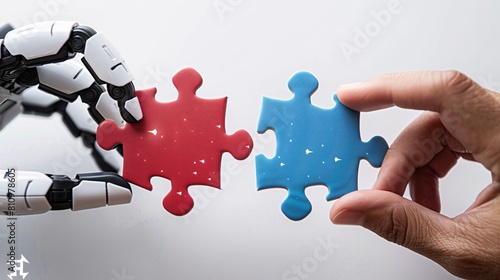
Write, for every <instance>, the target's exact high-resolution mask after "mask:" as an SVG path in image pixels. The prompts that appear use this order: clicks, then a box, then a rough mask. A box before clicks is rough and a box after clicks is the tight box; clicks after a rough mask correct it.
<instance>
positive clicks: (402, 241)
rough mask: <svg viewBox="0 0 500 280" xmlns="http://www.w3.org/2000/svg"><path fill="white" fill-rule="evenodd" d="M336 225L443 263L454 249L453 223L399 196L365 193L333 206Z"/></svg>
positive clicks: (331, 215) (332, 218)
mask: <svg viewBox="0 0 500 280" xmlns="http://www.w3.org/2000/svg"><path fill="white" fill-rule="evenodd" d="M330 219H331V220H332V222H333V223H334V224H347V225H360V226H363V227H365V228H367V229H369V230H371V231H373V232H375V233H376V234H378V235H380V236H381V237H383V238H385V239H387V240H389V241H391V242H394V243H397V244H399V245H401V246H404V247H406V248H409V249H411V250H413V251H415V252H417V253H419V254H422V255H424V256H426V257H428V258H431V259H433V260H434V261H437V262H440V260H442V259H443V257H445V256H447V255H448V254H449V253H450V250H452V248H453V247H454V246H453V245H452V244H448V243H449V240H450V239H453V238H450V237H452V236H453V235H454V232H456V230H454V228H455V224H454V222H453V221H452V220H451V219H449V218H447V217H445V216H443V215H441V214H439V213H437V212H435V211H432V210H430V209H427V208H425V207H423V206H421V205H419V204H417V203H415V202H413V201H410V200H408V199H405V198H403V197H401V196H399V195H397V194H394V193H392V192H388V191H381V190H362V191H357V192H353V193H350V194H347V195H345V196H343V197H342V198H340V199H339V200H338V201H336V202H335V204H334V205H333V207H332V209H331V212H330Z"/></svg>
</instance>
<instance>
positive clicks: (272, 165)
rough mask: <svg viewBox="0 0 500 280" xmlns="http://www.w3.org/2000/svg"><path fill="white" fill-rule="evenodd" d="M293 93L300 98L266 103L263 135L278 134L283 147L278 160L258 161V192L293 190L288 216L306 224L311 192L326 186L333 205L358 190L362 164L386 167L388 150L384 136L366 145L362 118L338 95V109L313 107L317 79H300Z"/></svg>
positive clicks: (279, 147)
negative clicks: (272, 189)
mask: <svg viewBox="0 0 500 280" xmlns="http://www.w3.org/2000/svg"><path fill="white" fill-rule="evenodd" d="M288 87H289V88H290V90H291V91H292V93H293V94H294V96H293V98H292V99H290V100H275V99H270V98H266V97H264V99H263V103H262V110H261V115H260V119H259V124H258V132H259V133H263V132H265V131H266V130H268V129H272V130H274V131H275V134H276V142H277V147H276V155H275V156H274V158H271V159H269V158H267V157H265V156H264V155H257V157H256V170H257V189H258V190H262V189H267V188H285V189H287V190H288V196H287V198H286V199H285V201H284V202H283V204H282V206H281V208H282V212H283V213H284V214H285V215H286V216H287V217H288V218H290V219H291V220H301V219H303V218H305V217H306V216H307V215H308V214H309V213H310V211H311V209H312V206H311V203H310V201H309V200H308V199H307V197H306V195H305V188H307V187H308V186H311V185H320V184H321V185H326V186H327V187H328V189H329V193H328V195H327V199H328V200H331V199H335V198H338V197H340V196H342V195H344V194H346V193H348V192H351V191H354V190H356V189H357V170H358V166H359V161H360V160H361V159H366V160H368V161H369V162H370V164H371V165H372V166H375V167H378V166H380V164H381V163H382V160H383V158H384V155H385V153H386V151H387V149H388V145H387V143H386V142H385V140H383V138H381V137H378V136H376V137H373V138H372V139H371V140H370V141H368V142H367V143H364V142H362V141H361V139H360V134H359V112H357V111H354V110H351V109H349V108H347V107H345V106H344V105H343V104H342V103H341V102H340V101H339V100H338V98H337V96H336V95H334V101H335V102H336V103H335V104H336V105H335V107H334V108H331V109H322V108H319V107H316V106H314V105H312V103H311V99H310V98H311V95H312V94H313V93H314V92H315V91H316V89H317V87H318V81H317V79H316V78H315V77H314V76H313V75H312V74H310V73H308V72H299V73H296V74H295V75H294V76H293V77H292V78H291V79H290V80H289V83H288Z"/></svg>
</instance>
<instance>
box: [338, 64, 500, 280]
mask: <svg viewBox="0 0 500 280" xmlns="http://www.w3.org/2000/svg"><path fill="white" fill-rule="evenodd" d="M338 96H339V99H340V101H341V102H342V103H343V104H344V105H346V106H348V107H350V108H352V109H355V110H359V111H373V110H378V109H382V108H387V107H391V106H398V107H401V108H408V109H419V110H425V112H423V113H422V114H421V115H420V116H419V117H418V118H416V119H415V120H414V121H413V122H412V123H411V124H410V125H408V127H407V128H406V129H405V130H403V132H401V134H400V135H399V136H398V137H397V139H396V140H395V141H394V143H393V144H392V145H391V147H390V148H389V151H388V152H387V154H386V157H385V159H384V162H383V163H382V167H381V169H380V172H379V175H378V177H377V180H376V182H375V185H374V186H373V189H371V190H363V191H357V192H353V193H350V194H348V195H345V196H344V197H342V198H340V199H339V200H338V201H336V202H335V204H334V205H333V207H332V209H331V212H330V218H331V220H332V222H333V223H335V224H351V225H361V226H363V227H365V228H367V229H369V230H371V231H373V232H375V233H377V234H378V235H380V236H381V237H383V238H385V239H387V240H389V241H391V242H395V243H397V244H399V245H402V246H404V247H407V248H409V249H411V250H413V251H415V252H417V253H419V254H422V255H424V256H426V257H428V258H430V259H432V260H434V261H435V262H437V263H439V264H440V265H441V266H443V267H444V268H445V269H447V270H448V271H449V272H451V273H453V274H455V275H456V276H459V277H463V278H467V279H500V94H498V93H496V92H493V91H490V90H487V89H485V88H482V87H481V86H479V85H478V84H476V83H475V82H474V81H472V80H471V79H470V78H469V77H467V76H466V75H464V74H462V73H460V72H457V71H443V72H430V71H429V72H409V73H396V74H387V75H383V76H380V77H377V78H374V79H371V80H368V81H365V82H362V83H357V84H349V85H344V86H341V87H340V88H339V89H338ZM460 157H462V158H465V159H468V160H474V161H477V162H478V163H480V164H482V165H484V166H485V167H486V168H487V169H488V170H490V171H491V173H492V178H493V180H492V183H491V184H490V185H489V186H486V187H485V189H484V190H483V191H482V192H481V193H480V195H479V196H478V197H477V199H476V201H475V202H474V203H473V205H471V206H470V207H469V209H468V210H467V211H466V212H465V213H463V214H461V215H459V216H457V217H455V218H449V217H446V216H444V215H441V214H440V213H439V211H440V198H439V178H442V177H444V176H445V175H446V174H447V173H448V171H449V170H450V169H451V168H453V166H454V165H455V164H456V163H457V160H458V159H459V158H460ZM406 186H409V187H410V194H411V198H412V200H408V199H406V198H403V197H402V195H403V193H404V192H405V189H406ZM463 187H467V186H463ZM458 191H459V190H458Z"/></svg>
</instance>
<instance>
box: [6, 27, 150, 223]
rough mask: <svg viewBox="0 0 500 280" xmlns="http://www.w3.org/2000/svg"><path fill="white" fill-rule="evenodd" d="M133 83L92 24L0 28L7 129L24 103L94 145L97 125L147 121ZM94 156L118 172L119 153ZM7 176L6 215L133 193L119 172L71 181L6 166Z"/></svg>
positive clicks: (111, 200)
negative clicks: (58, 120)
mask: <svg viewBox="0 0 500 280" xmlns="http://www.w3.org/2000/svg"><path fill="white" fill-rule="evenodd" d="M132 80H133V76H132V74H131V73H130V72H129V70H128V69H127V66H126V64H125V62H124V60H123V58H122V57H121V55H120V54H119V53H118V51H117V50H116V49H115V48H114V46H113V45H112V44H111V43H110V42H109V41H108V40H107V39H106V38H105V37H104V36H103V35H102V34H101V33H97V32H95V31H94V30H93V29H92V28H89V27H85V26H79V25H78V24H77V23H74V22H59V21H56V22H42V23H36V24H31V25H28V26H25V27H22V28H18V29H13V28H12V27H11V26H9V25H7V26H1V27H0V129H2V128H3V127H4V126H5V125H6V124H7V123H8V122H9V121H10V120H12V119H13V118H14V117H15V116H17V115H18V114H19V113H21V112H22V111H23V106H24V111H25V112H26V113H38V114H42V115H44V114H45V115H50V114H51V113H53V112H59V113H61V114H62V115H63V121H64V123H65V124H66V126H68V127H69V128H70V131H71V132H72V133H73V135H75V136H79V137H82V139H83V141H84V144H86V145H87V146H88V147H94V146H95V129H96V127H97V124H96V123H100V122H101V121H103V120H104V119H113V120H114V121H116V122H117V123H121V122H123V120H125V121H127V122H136V121H139V120H140V119H142V111H141V108H140V106H139V102H138V99H137V97H136V96H135V89H134V86H133V84H132ZM34 86H38V89H35V88H34ZM33 89H35V90H33ZM40 90H41V91H43V92H46V93H49V94H50V95H47V94H41V93H40ZM78 97H80V98H78ZM63 101H64V102H63ZM82 103H86V104H87V105H88V108H87V110H88V112H89V113H90V116H91V117H92V119H93V121H95V122H93V121H89V118H88V115H87V116H84V115H85V109H84V108H83V107H85V106H84V104H82ZM82 108H83V111H82ZM94 154H95V156H94V158H96V159H98V161H99V159H100V160H101V164H99V162H98V164H99V166H100V167H101V168H103V166H104V169H106V170H116V169H117V167H118V164H117V162H119V160H117V159H116V154H117V153H116V152H115V154H114V155H113V154H110V153H104V152H103V151H101V150H100V149H98V147H95V148H93V155H94ZM12 174H14V175H12ZM0 176H3V178H0V214H6V215H12V214H13V215H29V214H38V213H44V212H46V211H49V210H59V209H72V210H81V209H88V208H96V207H101V206H105V205H114V204H123V203H129V202H130V201H131V196H132V191H131V188H130V185H129V184H128V182H126V181H125V180H124V179H123V178H122V177H120V176H119V175H117V174H116V173H109V172H98V173H91V174H78V175H77V176H76V177H75V178H74V179H71V178H69V177H67V176H64V175H51V174H43V173H39V172H23V171H17V172H16V171H14V172H13V170H7V171H0ZM13 178H14V179H13ZM12 180H14V181H15V184H14V185H13V182H12ZM12 209H15V211H14V212H12V211H11V210H12Z"/></svg>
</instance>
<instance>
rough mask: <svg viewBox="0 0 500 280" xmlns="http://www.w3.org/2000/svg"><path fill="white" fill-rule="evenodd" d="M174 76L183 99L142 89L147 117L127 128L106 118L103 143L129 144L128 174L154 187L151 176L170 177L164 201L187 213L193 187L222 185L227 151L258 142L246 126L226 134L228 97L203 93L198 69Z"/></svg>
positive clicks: (241, 151)
mask: <svg viewBox="0 0 500 280" xmlns="http://www.w3.org/2000/svg"><path fill="white" fill-rule="evenodd" d="M172 81H173V83H174V85H175V87H176V88H177V90H178V92H179V97H178V99H177V100H175V101H172V102H167V103H160V102H157V101H156V99H155V97H154V96H155V94H156V88H152V89H146V90H138V91H137V92H136V94H137V97H138V99H139V102H140V104H141V108H142V111H143V118H142V120H141V121H139V122H137V123H134V124H129V123H127V124H126V125H125V127H123V128H120V127H118V125H117V124H116V123H114V122H113V121H110V120H107V121H104V122H102V123H101V124H100V125H99V127H98V129H97V143H98V144H99V146H101V147H102V148H103V149H107V150H110V149H112V148H114V147H116V146H117V145H118V144H119V143H122V144H123V160H124V164H123V177H124V178H125V179H126V180H128V181H130V182H132V183H134V184H137V185H139V186H141V187H143V188H145V189H148V190H151V189H152V188H153V187H152V185H151V183H150V179H151V177H153V176H160V177H163V178H167V179H169V180H170V181H171V183H172V190H171V191H170V192H169V193H168V194H167V196H166V197H165V198H164V199H163V207H164V208H165V209H166V210H167V211H168V212H170V213H172V214H174V215H184V214H186V213H188V212H189V211H190V210H191V209H192V208H193V205H194V202H193V198H192V197H191V196H190V195H189V193H188V191H187V188H188V187H189V186H190V185H207V186H212V187H215V188H220V167H221V159H222V153H223V152H229V153H231V155H232V156H233V157H235V158H236V159H239V160H242V159H245V158H246V157H248V155H249V154H250V152H251V151H252V147H253V142H252V138H251V137H250V134H249V133H248V132H247V131H245V130H238V131H236V132H235V133H234V134H233V135H228V134H226V129H225V115H226V103H227V97H224V98H218V99H203V98H199V97H197V96H196V90H197V89H198V88H199V87H200V86H201V84H202V77H201V76H200V74H199V73H198V72H197V71H196V70H194V69H192V68H186V69H183V70H181V71H179V72H178V73H177V74H176V75H175V76H174V77H173V79H172Z"/></svg>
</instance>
